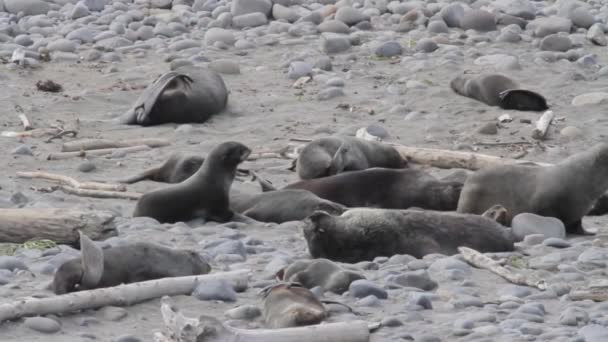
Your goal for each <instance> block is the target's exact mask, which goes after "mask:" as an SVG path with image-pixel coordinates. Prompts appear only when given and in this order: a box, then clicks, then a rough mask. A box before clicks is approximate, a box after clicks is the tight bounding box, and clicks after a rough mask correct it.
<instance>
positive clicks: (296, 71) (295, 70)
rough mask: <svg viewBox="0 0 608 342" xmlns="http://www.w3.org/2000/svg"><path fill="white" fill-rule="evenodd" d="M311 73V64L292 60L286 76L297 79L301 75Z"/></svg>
mask: <svg viewBox="0 0 608 342" xmlns="http://www.w3.org/2000/svg"><path fill="white" fill-rule="evenodd" d="M309 75H312V65H310V64H309V63H306V62H300V61H296V62H292V63H291V64H290V65H289V70H288V71H287V77H288V78H289V79H291V80H297V79H298V78H300V77H302V76H309Z"/></svg>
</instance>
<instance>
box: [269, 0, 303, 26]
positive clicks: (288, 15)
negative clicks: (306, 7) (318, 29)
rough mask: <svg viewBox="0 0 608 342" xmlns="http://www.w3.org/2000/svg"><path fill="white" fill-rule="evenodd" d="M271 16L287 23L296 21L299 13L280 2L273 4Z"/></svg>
mask: <svg viewBox="0 0 608 342" xmlns="http://www.w3.org/2000/svg"><path fill="white" fill-rule="evenodd" d="M272 17H273V18H274V19H276V20H281V19H282V20H285V21H287V22H289V23H293V22H296V21H297V20H298V19H300V15H299V14H298V13H297V12H296V11H295V10H292V9H291V8H288V7H285V6H283V5H281V4H274V6H272Z"/></svg>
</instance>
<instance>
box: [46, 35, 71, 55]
mask: <svg viewBox="0 0 608 342" xmlns="http://www.w3.org/2000/svg"><path fill="white" fill-rule="evenodd" d="M46 48H47V49H48V50H49V51H51V52H52V51H61V52H74V51H76V43H75V42H74V41H71V40H69V39H63V38H62V39H57V40H55V41H53V42H51V43H49V44H48V45H47V46H46Z"/></svg>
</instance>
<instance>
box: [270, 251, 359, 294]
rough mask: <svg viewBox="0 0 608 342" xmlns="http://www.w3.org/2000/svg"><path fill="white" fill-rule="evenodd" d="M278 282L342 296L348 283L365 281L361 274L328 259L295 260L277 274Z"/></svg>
mask: <svg viewBox="0 0 608 342" xmlns="http://www.w3.org/2000/svg"><path fill="white" fill-rule="evenodd" d="M277 277H278V278H279V280H282V281H288V282H295V283H299V284H302V286H304V287H306V288H308V289H312V288H313V287H315V286H320V287H322V288H323V290H325V291H329V292H333V293H336V294H343V293H344V292H346V291H348V287H349V286H350V283H352V282H353V281H355V280H359V279H365V277H364V276H362V275H361V274H359V273H357V272H355V271H350V270H348V269H346V268H344V267H341V266H339V265H338V264H336V263H335V262H333V261H331V260H328V259H314V260H297V261H295V262H294V263H292V264H291V265H289V266H288V267H286V268H284V269H282V270H281V271H279V272H278V273H277Z"/></svg>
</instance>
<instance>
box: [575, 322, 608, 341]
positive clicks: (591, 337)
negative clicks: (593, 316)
mask: <svg viewBox="0 0 608 342" xmlns="http://www.w3.org/2000/svg"><path fill="white" fill-rule="evenodd" d="M578 334H579V335H580V336H582V337H583V338H584V339H585V342H604V341H606V340H608V328H607V327H604V326H601V325H598V324H589V325H586V326H584V327H582V328H581V329H580V330H579V331H578Z"/></svg>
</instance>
